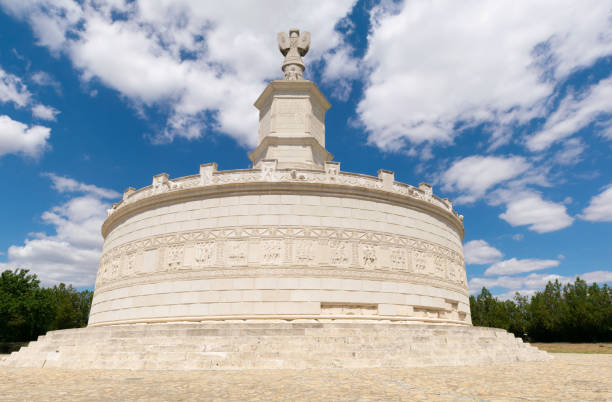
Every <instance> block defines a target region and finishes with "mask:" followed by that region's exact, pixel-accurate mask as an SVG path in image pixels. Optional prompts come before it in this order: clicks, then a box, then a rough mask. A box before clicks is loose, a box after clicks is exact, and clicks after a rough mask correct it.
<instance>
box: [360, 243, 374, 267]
mask: <svg viewBox="0 0 612 402" xmlns="http://www.w3.org/2000/svg"><path fill="white" fill-rule="evenodd" d="M360 254H361V265H362V266H363V267H364V268H373V267H375V266H376V247H375V246H374V245H372V244H362V245H361V253H360Z"/></svg>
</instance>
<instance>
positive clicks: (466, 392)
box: [0, 354, 612, 401]
mask: <svg viewBox="0 0 612 402" xmlns="http://www.w3.org/2000/svg"><path fill="white" fill-rule="evenodd" d="M457 399H461V400H496V401H498V400H519V399H521V400H524V399H527V400H546V401H551V400H559V401H561V400H563V401H567V400H608V401H612V355H609V354H600V355H595V354H591V355H588V354H556V355H555V359H554V360H552V361H550V362H545V363H520V364H512V365H505V366H480V367H427V368H413V369H359V370H340V369H339V370H258V371H255V370H252V371H199V372H180V371H128V370H83V371H76V370H74V371H72V370H53V369H6V368H0V400H3V401H4V400H9V401H17V400H18V401H45V400H54V401H73V400H96V401H98V400H112V401H187V400H189V401H192V400H234V401H238V400H259V401H271V400H288V401H295V400H308V401H312V400H326V401H329V400H357V401H371V400H393V401H395V400H457Z"/></svg>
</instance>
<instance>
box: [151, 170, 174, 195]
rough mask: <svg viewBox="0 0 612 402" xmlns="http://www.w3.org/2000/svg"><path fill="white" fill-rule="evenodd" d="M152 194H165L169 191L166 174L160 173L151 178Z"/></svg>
mask: <svg viewBox="0 0 612 402" xmlns="http://www.w3.org/2000/svg"><path fill="white" fill-rule="evenodd" d="M151 188H152V190H153V194H160V193H165V192H166V191H168V190H170V184H169V183H168V174H167V173H161V174H158V175H155V176H153V184H152V185H151Z"/></svg>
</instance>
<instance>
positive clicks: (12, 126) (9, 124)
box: [0, 116, 51, 158]
mask: <svg viewBox="0 0 612 402" xmlns="http://www.w3.org/2000/svg"><path fill="white" fill-rule="evenodd" d="M50 134H51V129H50V128H48V127H43V126H31V127H28V126H27V125H26V124H23V123H21V122H18V121H15V120H13V119H11V118H10V117H8V116H0V156H2V155H6V154H23V155H26V156H30V157H34V158H36V157H38V156H40V155H41V154H42V152H43V151H44V150H45V149H46V148H47V147H48V143H47V140H48V139H49V136H50Z"/></svg>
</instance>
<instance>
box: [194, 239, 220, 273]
mask: <svg viewBox="0 0 612 402" xmlns="http://www.w3.org/2000/svg"><path fill="white" fill-rule="evenodd" d="M194 252H195V256H194V258H195V262H196V264H198V265H200V266H205V267H208V266H211V265H213V264H214V262H215V261H216V258H217V244H216V243H215V242H212V241H206V242H199V243H196V244H195V247H194Z"/></svg>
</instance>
